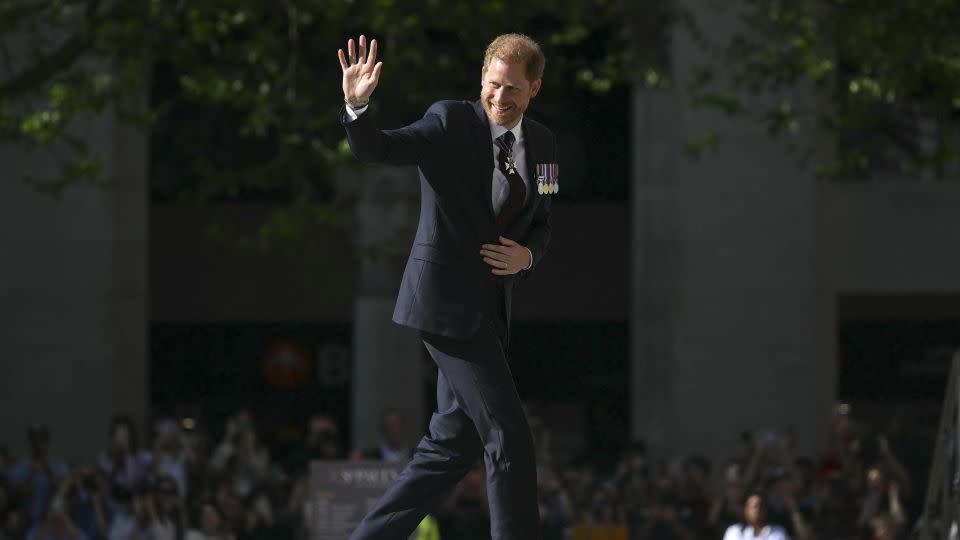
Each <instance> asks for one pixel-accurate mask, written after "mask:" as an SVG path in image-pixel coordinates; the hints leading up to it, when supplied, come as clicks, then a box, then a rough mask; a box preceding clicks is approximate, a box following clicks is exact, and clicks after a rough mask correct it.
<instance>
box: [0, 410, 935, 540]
mask: <svg viewBox="0 0 960 540" xmlns="http://www.w3.org/2000/svg"><path fill="white" fill-rule="evenodd" d="M199 424H200V423H199V422H197V421H196V420H193V419H176V420H174V419H172V418H162V419H159V420H157V421H155V422H154V424H153V426H152V431H151V433H149V436H148V437H147V438H142V437H141V434H139V433H138V430H137V428H136V425H135V424H134V423H133V422H132V421H131V420H130V419H129V418H127V417H123V416H118V417H116V418H114V419H113V420H112V421H111V422H110V423H109V425H108V426H107V425H105V426H104V431H103V432H102V433H96V431H94V432H92V433H91V436H92V437H96V436H103V437H104V440H103V451H102V452H101V453H100V454H99V455H97V456H91V457H90V459H89V461H87V462H85V463H66V462H65V461H64V460H63V459H61V458H59V457H58V454H57V447H56V439H55V437H54V434H52V433H50V431H49V430H48V429H47V428H46V427H44V426H42V425H35V426H30V427H28V428H27V431H26V437H27V439H28V443H29V444H28V448H29V454H28V455H11V454H10V452H9V451H7V450H6V449H5V450H4V451H3V453H2V456H0V457H2V461H0V466H2V469H0V470H2V471H3V473H2V475H0V517H2V523H0V524H2V528H0V539H2V540H22V539H30V540H48V539H51V540H52V539H55V540H60V539H88V540H94V539H109V540H118V539H150V540H166V539H171V540H172V539H182V538H186V539H188V540H196V539H222V540H226V539H234V540H244V539H276V538H291V539H301V538H303V539H305V538H309V504H308V501H309V497H310V490H309V463H310V462H311V461H312V460H353V461H361V460H378V461H385V462H394V463H402V462H404V461H405V460H406V459H407V458H408V457H409V455H410V454H411V452H412V451H413V448H412V447H411V446H409V441H410V440H412V439H410V437H411V436H413V435H415V434H412V433H409V432H408V430H407V429H406V427H405V422H404V419H403V418H402V417H401V416H400V414H399V413H398V412H397V411H393V410H390V411H386V412H385V413H384V415H383V418H382V422H381V431H382V440H381V442H380V443H379V445H378V446H376V447H373V448H368V449H351V448H347V447H346V445H345V444H344V441H343V440H342V439H341V435H340V434H341V430H340V428H339V426H338V425H337V424H336V422H335V421H334V420H332V418H331V417H330V416H327V415H324V414H316V415H313V416H312V417H311V418H310V420H309V422H308V423H307V425H306V426H304V429H303V431H302V432H301V433H300V434H299V440H298V442H297V444H295V445H292V446H289V447H288V448H286V449H285V450H284V451H283V452H277V451H275V450H272V449H271V448H270V447H269V446H268V444H266V442H265V441H264V440H263V439H262V438H261V436H260V433H261V432H260V431H258V429H257V425H256V424H257V422H256V419H255V417H254V414H253V413H251V411H249V410H240V411H237V412H236V413H235V414H233V415H231V416H230V417H229V418H227V419H226V421H225V422H224V423H223V425H219V426H203V425H199ZM531 424H532V426H534V434H535V435H534V436H535V439H536V443H537V448H538V454H539V457H538V459H539V461H538V464H539V486H540V511H541V517H542V523H543V530H544V539H545V540H565V539H569V540H605V539H609V540H620V539H623V540H627V539H630V540H632V539H653V540H673V539H676V540H695V539H709V538H717V539H719V538H723V539H725V540H727V539H737V538H754V537H756V538H784V537H789V538H794V539H800V540H804V539H807V540H809V539H820V540H829V539H837V540H847V539H850V540H853V539H865V540H867V539H869V540H892V539H897V538H908V537H910V531H911V524H912V523H913V522H915V520H916V518H917V516H918V507H919V506H920V502H921V501H920V498H921V494H920V493H919V488H918V484H917V481H916V479H914V478H912V476H913V475H912V474H911V472H910V471H908V470H907V467H905V465H904V464H903V463H902V462H901V460H900V459H899V458H898V455H897V450H896V448H897V441H896V440H891V439H888V438H887V437H886V436H885V435H884V434H881V433H878V432H877V431H875V430H873V429H871V427H870V426H867V425H865V424H863V423H861V422H857V421H855V420H854V419H853V418H852V417H851V415H850V414H849V413H848V410H847V409H845V408H844V407H838V408H837V410H836V412H835V413H834V417H833V418H832V421H831V430H830V433H829V442H828V444H827V447H826V449H825V450H824V451H823V452H822V453H821V454H820V455H816V456H807V455H798V453H797V452H796V451H795V441H794V438H793V435H792V433H791V432H790V430H789V429H785V430H782V431H779V432H777V431H769V432H763V433H754V432H747V431H745V432H743V433H740V434H739V436H738V437H739V443H740V444H739V452H738V453H737V455H733V456H730V457H729V459H727V460H725V461H724V462H718V463H714V462H711V460H709V459H708V458H706V457H703V456H699V455H687V456H652V455H649V454H648V452H647V448H646V445H645V444H644V443H643V442H641V441H636V442H634V443H632V444H630V445H629V446H628V447H627V448H625V450H624V451H623V452H622V453H621V455H620V456H619V458H618V459H616V460H613V461H609V462H604V461H603V460H596V459H591V455H590V454H589V452H585V453H583V454H581V455H580V456H578V457H576V458H575V459H573V460H570V461H569V462H567V463H558V462H556V460H555V459H554V458H553V452H552V451H551V446H552V444H551V430H550V427H549V426H547V425H545V424H544V423H543V422H541V421H540V420H539V419H538V418H537V417H536V416H533V415H531ZM731 436H737V434H731ZM4 442H7V443H9V442H10V441H4ZM709 444H710V441H704V447H705V448H706V447H708V445H709ZM485 489H486V487H485V475H484V472H483V464H482V462H478V463H477V464H476V466H475V467H474V469H473V470H471V471H470V472H468V473H467V474H466V476H465V477H464V478H463V480H462V481H460V482H459V484H458V485H457V486H456V488H455V489H454V490H452V492H451V493H450V494H449V495H448V497H447V498H446V500H445V501H444V503H443V504H442V505H441V506H440V507H439V508H437V509H436V511H435V512H434V513H433V514H431V516H429V520H430V522H431V527H430V528H429V532H426V529H425V528H424V527H421V532H420V533H419V534H421V535H422V536H421V538H438V537H439V538H443V539H453V540H473V539H484V538H489V537H490V536H489V528H488V523H487V519H488V516H487V512H488V509H487V505H486V494H485ZM754 527H755V528H754ZM745 529H749V531H746V530H745ZM753 533H758V534H753ZM780 533H782V534H783V535H785V536H776V534H780ZM415 537H416V535H415Z"/></svg>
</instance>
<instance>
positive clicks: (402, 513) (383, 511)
mask: <svg viewBox="0 0 960 540" xmlns="http://www.w3.org/2000/svg"><path fill="white" fill-rule="evenodd" d="M505 336H506V332H505V325H503V324H501V323H500V321H495V322H492V321H486V322H485V323H484V324H483V325H482V326H481V328H480V330H478V331H477V333H476V335H474V336H473V337H471V338H469V339H452V338H447V337H442V336H437V335H432V334H426V333H424V334H423V335H422V337H423V343H424V345H426V347H427V351H429V353H430V355H431V356H432V357H433V360H434V362H436V364H437V367H438V368H439V373H438V375H437V410H436V412H434V414H433V416H432V418H431V419H430V427H429V432H428V434H427V435H426V436H425V437H423V439H422V440H421V441H420V444H419V445H417V449H416V452H415V453H414V456H413V458H412V459H411V461H410V463H408V464H407V466H406V468H405V469H404V470H403V471H402V472H401V473H400V476H399V477H398V479H397V481H396V483H395V484H394V485H393V486H392V487H391V488H390V489H389V490H388V491H387V492H386V494H384V496H383V497H381V498H380V500H379V501H378V502H377V504H376V505H375V506H374V507H373V509H371V510H370V512H369V513H368V514H367V516H366V517H365V518H364V519H363V521H362V522H361V523H360V525H359V526H358V527H357V529H356V530H355V531H354V532H353V534H352V535H351V536H350V538H351V540H388V539H389V540H406V539H407V538H408V537H409V536H410V534H411V533H412V532H413V531H414V530H415V529H416V527H417V525H418V524H419V523H420V521H421V520H422V519H423V518H424V516H426V514H428V513H430V512H432V511H434V510H435V509H436V508H437V507H438V506H439V504H440V503H441V502H442V501H443V499H444V498H445V497H447V496H448V495H449V494H450V492H451V489H452V488H453V487H454V486H455V485H456V483H457V482H458V481H459V480H460V479H461V478H463V476H464V475H465V474H466V473H467V471H469V470H470V469H471V468H472V467H473V465H474V464H475V463H476V462H477V460H478V459H479V458H480V457H481V456H482V457H483V459H484V462H485V465H486V473H487V498H488V500H489V502H490V533H491V537H492V538H493V539H494V540H538V539H539V538H540V530H539V527H540V516H539V511H538V507H537V473H536V458H535V455H534V448H533V438H532V436H531V433H530V427H529V425H528V424H527V419H526V415H525V414H524V411H523V407H522V404H521V402H520V396H519V395H518V394H517V389H516V385H515V384H514V382H513V375H512V374H511V373H510V367H509V366H508V365H507V358H506V354H505V348H504V343H503V340H504V339H505Z"/></svg>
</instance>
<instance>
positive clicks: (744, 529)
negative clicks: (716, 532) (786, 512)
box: [723, 523, 790, 540]
mask: <svg viewBox="0 0 960 540" xmlns="http://www.w3.org/2000/svg"><path fill="white" fill-rule="evenodd" d="M723 540H790V535H788V534H787V531H785V530H784V529H783V527H780V526H779V525H766V526H765V527H764V528H762V529H760V533H759V534H756V533H754V530H753V527H750V526H748V525H744V524H742V523H737V524H736V525H731V526H729V527H727V532H726V533H725V534H724V535H723Z"/></svg>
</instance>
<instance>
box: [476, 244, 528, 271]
mask: <svg viewBox="0 0 960 540" xmlns="http://www.w3.org/2000/svg"><path fill="white" fill-rule="evenodd" d="M480 255H482V256H483V262H485V263H487V264H489V265H490V267H491V268H492V270H491V271H492V272H493V273H494V274H496V275H498V276H509V275H512V274H516V273H517V272H520V271H521V270H528V269H529V268H530V267H531V266H533V253H532V252H531V251H530V250H529V249H527V248H526V247H524V246H521V245H520V244H518V243H516V242H514V241H513V240H510V239H509V238H504V237H502V236H501V237H500V243H499V244H483V246H481V248H480Z"/></svg>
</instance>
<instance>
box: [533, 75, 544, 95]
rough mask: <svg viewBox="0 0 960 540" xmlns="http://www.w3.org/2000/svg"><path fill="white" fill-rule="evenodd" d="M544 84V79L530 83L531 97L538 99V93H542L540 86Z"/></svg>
mask: <svg viewBox="0 0 960 540" xmlns="http://www.w3.org/2000/svg"><path fill="white" fill-rule="evenodd" d="M542 83H543V79H537V80H535V81H533V82H532V83H530V97H536V95H537V92H539V91H540V85H541V84H542Z"/></svg>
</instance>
